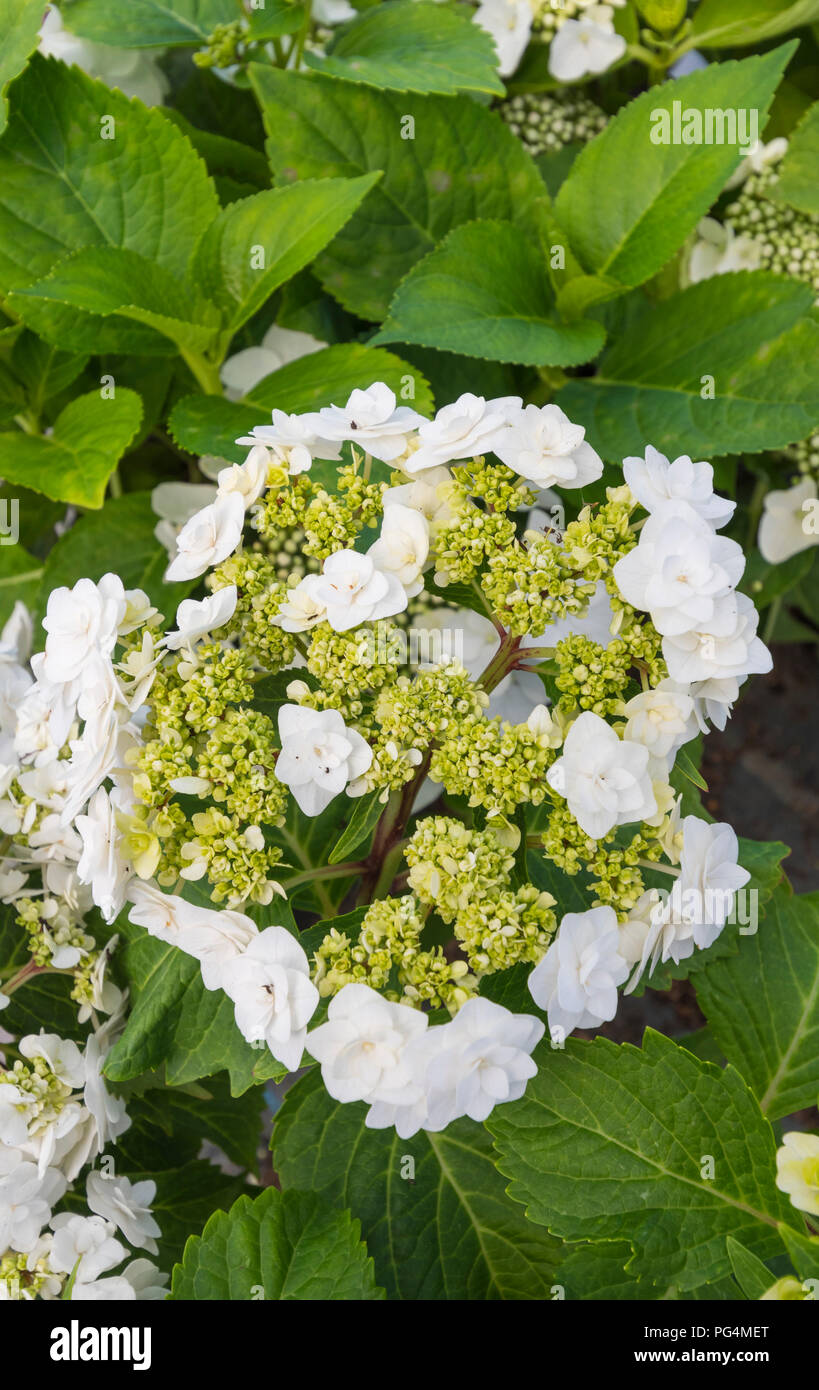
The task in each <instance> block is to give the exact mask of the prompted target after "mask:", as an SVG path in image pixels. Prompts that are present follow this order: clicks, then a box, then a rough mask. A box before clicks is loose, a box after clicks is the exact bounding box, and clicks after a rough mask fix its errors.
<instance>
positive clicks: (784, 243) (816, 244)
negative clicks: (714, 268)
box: [725, 162, 819, 291]
mask: <svg viewBox="0 0 819 1390" xmlns="http://www.w3.org/2000/svg"><path fill="white" fill-rule="evenodd" d="M778 181H779V164H778V162H774V163H772V164H767V165H765V166H764V167H763V168H762V169H760V170H758V171H757V172H754V173H752V174H750V175H749V176H748V178H747V179H746V180H745V182H744V183H743V185H742V188H741V190H740V192H739V195H738V197H737V198H736V200H735V201H734V202H732V203H729V205H728V207H727V208H726V209H725V219H726V221H727V222H728V223H729V225H730V226H731V227H732V228H733V230H734V232H735V233H736V235H737V236H746V237H751V238H752V239H753V240H754V241H755V242H756V244H757V246H758V247H759V265H760V266H761V268H762V269H763V270H773V271H775V272H776V273H777V274H778V275H793V276H794V277H795V278H796V279H797V280H807V282H808V284H810V285H812V286H813V288H814V290H816V291H819V216H817V215H816V214H815V213H810V212H798V211H797V210H796V208H792V207H790V206H788V204H787V203H777V202H773V201H772V199H771V194H772V193H773V192H774V190H775V188H776V185H777V183H778Z"/></svg>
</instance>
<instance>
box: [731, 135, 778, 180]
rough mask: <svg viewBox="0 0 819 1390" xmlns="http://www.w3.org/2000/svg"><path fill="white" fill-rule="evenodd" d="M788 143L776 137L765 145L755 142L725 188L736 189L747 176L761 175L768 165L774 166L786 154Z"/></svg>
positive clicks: (761, 142)
mask: <svg viewBox="0 0 819 1390" xmlns="http://www.w3.org/2000/svg"><path fill="white" fill-rule="evenodd" d="M787 148H788V142H787V140H786V139H785V138H784V136H782V135H780V136H777V138H776V139H775V140H769V141H768V143H767V144H766V143H765V141H764V140H755V141H754V143H753V144H752V145H751V148H750V149H749V150H748V153H747V154H746V156H745V158H744V159H742V160H740V162H739V164H738V165H737V167H736V169H735V170H734V172H733V174H732V175H731V177H730V178H729V180H728V182H727V183H726V185H725V187H726V188H737V187H738V186H739V184H741V183H744V182H745V180H746V179H747V177H748V175H749V174H761V173H762V170H763V169H765V168H766V167H767V165H769V164H775V163H776V162H777V160H779V159H781V158H782V157H783V155H784V154H785V153H786V151H787Z"/></svg>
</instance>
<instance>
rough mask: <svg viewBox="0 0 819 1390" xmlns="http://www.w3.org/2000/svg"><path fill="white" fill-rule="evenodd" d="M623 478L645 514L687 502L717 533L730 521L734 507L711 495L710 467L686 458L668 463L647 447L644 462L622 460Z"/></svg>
mask: <svg viewBox="0 0 819 1390" xmlns="http://www.w3.org/2000/svg"><path fill="white" fill-rule="evenodd" d="M623 476H624V478H625V480H626V482H627V483H628V486H629V489H630V491H631V493H632V495H633V496H634V497H635V498H636V499H637V501H638V502H639V503H640V506H641V507H645V510H646V511H647V512H658V511H660V510H661V509H662V508H663V507H665V506H666V504H667V503H668V502H687V503H688V505H689V506H690V507H692V508H693V509H694V511H695V512H697V513H698V515H699V516H701V517H702V519H703V521H708V522H710V524H711V525H712V526H713V527H714V529H715V530H717V531H718V530H719V529H720V527H721V526H724V525H725V523H726V522H727V521H730V520H731V517H732V516H733V514H734V510H735V508H736V505H737V504H736V502H730V501H729V500H728V499H727V498H726V497H720V496H718V495H717V493H715V492H714V470H713V468H712V466H711V464H710V463H706V462H704V461H702V462H700V463H693V462H692V460H691V459H690V458H689V456H688V454H681V455H680V457H679V458H676V459H674V460H673V461H669V460H668V459H667V458H666V456H665V454H661V453H660V451H659V449H655V448H653V447H652V445H651V444H649V445H647V447H646V452H645V457H644V458H634V457H630V458H625V459H623Z"/></svg>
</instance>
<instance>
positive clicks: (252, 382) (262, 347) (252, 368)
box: [219, 5, 354, 401]
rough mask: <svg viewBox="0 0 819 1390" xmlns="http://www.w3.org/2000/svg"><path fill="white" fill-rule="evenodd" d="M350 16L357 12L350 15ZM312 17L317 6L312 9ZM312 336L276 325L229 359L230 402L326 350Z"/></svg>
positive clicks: (224, 377)
mask: <svg viewBox="0 0 819 1390" xmlns="http://www.w3.org/2000/svg"><path fill="white" fill-rule="evenodd" d="M350 13H351V15H352V14H353V13H354V11H351V12H350ZM313 16H314V18H315V17H316V14H315V5H314V6H313ZM326 346H327V344H326V343H322V342H319V340H318V338H314V337H313V336H312V334H310V333H300V332H298V330H297V329H293V328H279V326H278V324H275V323H274V324H273V326H272V328H268V330H267V332H266V333H265V335H264V337H263V338H262V341H261V343H260V344H259V346H258V347H249V348H242V349H241V351H240V352H234V353H233V354H232V356H231V357H226V358H225V360H224V362H223V363H222V366H221V367H220V368H219V377H220V379H221V382H222V385H223V386H224V388H225V395H226V396H227V399H228V400H229V401H238V400H241V398H242V396H246V395H247V394H248V392H249V391H252V390H253V387H254V386H258V384H259V382H260V381H263V380H264V378H265V377H266V376H270V373H271V372H276V371H278V370H279V368H280V367H285V366H286V365H287V363H288V362H297V361H298V360H299V358H300V357H307V356H309V354H310V353H312V352H319V351H320V350H321V349H322V348H324V347H326Z"/></svg>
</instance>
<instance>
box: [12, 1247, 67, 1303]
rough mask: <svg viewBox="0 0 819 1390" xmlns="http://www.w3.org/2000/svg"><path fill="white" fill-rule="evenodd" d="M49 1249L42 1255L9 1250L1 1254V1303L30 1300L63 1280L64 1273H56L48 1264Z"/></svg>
mask: <svg viewBox="0 0 819 1390" xmlns="http://www.w3.org/2000/svg"><path fill="white" fill-rule="evenodd" d="M48 1253H49V1252H48V1250H46V1251H45V1252H44V1253H43V1254H42V1255H36V1256H35V1255H34V1254H30V1255H18V1254H16V1253H15V1252H14V1251H13V1250H7V1251H6V1253H5V1255H2V1256H0V1303H4V1302H6V1301H8V1302H9V1303H23V1302H28V1300H29V1299H32V1298H36V1297H37V1295H38V1294H39V1293H40V1292H41V1290H42V1289H43V1288H44V1287H45V1286H48V1288H49V1289H51V1288H52V1287H53V1286H54V1285H57V1286H58V1287H59V1285H60V1284H61V1283H62V1282H63V1275H61V1274H54V1272H53V1271H52V1270H51V1269H49V1265H48Z"/></svg>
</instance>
